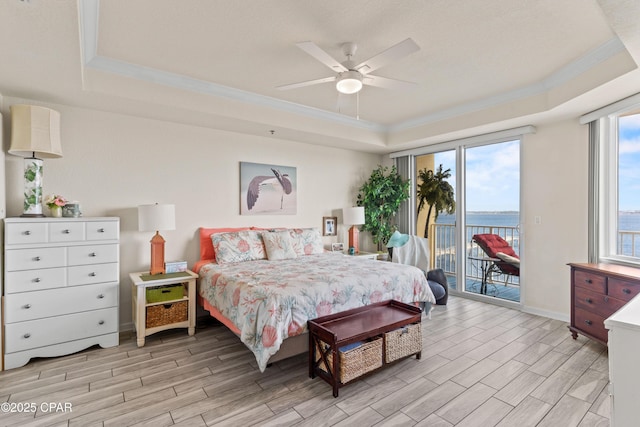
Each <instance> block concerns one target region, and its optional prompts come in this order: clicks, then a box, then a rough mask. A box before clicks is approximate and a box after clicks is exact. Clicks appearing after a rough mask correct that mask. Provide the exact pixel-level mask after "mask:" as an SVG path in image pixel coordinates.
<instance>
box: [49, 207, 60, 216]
mask: <svg viewBox="0 0 640 427" xmlns="http://www.w3.org/2000/svg"><path fill="white" fill-rule="evenodd" d="M50 210H51V216H52V217H54V218H61V217H62V206H54V207H52V208H50Z"/></svg>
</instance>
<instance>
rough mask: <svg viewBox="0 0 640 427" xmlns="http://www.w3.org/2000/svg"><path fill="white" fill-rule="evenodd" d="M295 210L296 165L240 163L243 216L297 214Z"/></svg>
mask: <svg viewBox="0 0 640 427" xmlns="http://www.w3.org/2000/svg"><path fill="white" fill-rule="evenodd" d="M296 211H297V176H296V168H295V167H292V166H281V165H268V164H262V163H250V162H240V215H295V214H296Z"/></svg>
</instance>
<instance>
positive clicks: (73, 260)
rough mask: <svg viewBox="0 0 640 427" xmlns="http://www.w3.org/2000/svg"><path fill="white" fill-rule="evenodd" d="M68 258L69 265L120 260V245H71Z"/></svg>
mask: <svg viewBox="0 0 640 427" xmlns="http://www.w3.org/2000/svg"><path fill="white" fill-rule="evenodd" d="M68 259H69V261H68V265H87V264H105V263H108V262H118V245H117V244H113V245H87V246H84V245H83V246H70V247H69V252H68Z"/></svg>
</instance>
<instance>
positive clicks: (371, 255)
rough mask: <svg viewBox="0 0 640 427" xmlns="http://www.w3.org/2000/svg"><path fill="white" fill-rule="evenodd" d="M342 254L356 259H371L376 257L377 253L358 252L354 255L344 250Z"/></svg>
mask: <svg viewBox="0 0 640 427" xmlns="http://www.w3.org/2000/svg"><path fill="white" fill-rule="evenodd" d="M344 254H345V255H346V256H352V257H355V258H358V259H372V260H376V259H378V254H377V253H373V252H362V251H360V252H358V253H357V254H354V255H349V252H344Z"/></svg>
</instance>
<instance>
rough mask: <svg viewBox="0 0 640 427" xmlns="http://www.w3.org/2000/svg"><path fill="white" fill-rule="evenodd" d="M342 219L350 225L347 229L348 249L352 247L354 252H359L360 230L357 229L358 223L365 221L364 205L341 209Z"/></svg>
mask: <svg viewBox="0 0 640 427" xmlns="http://www.w3.org/2000/svg"><path fill="white" fill-rule="evenodd" d="M342 220H343V222H344V223H345V224H346V225H351V228H350V229H349V251H351V248H353V250H354V253H356V254H357V253H359V252H360V244H359V239H360V230H358V225H362V224H364V223H365V218H364V207H363V206H354V207H351V208H344V209H342Z"/></svg>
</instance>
